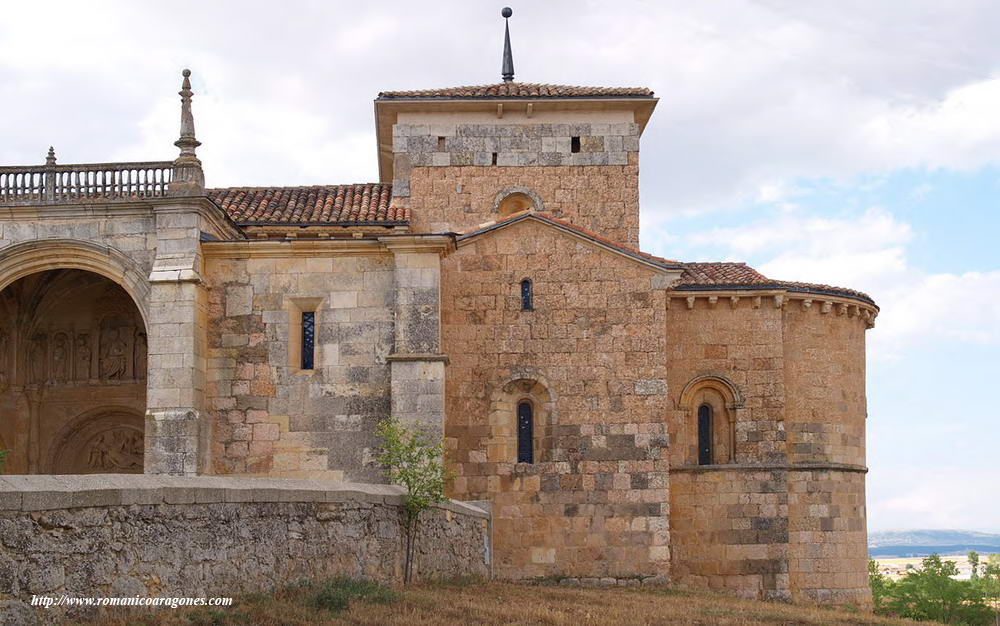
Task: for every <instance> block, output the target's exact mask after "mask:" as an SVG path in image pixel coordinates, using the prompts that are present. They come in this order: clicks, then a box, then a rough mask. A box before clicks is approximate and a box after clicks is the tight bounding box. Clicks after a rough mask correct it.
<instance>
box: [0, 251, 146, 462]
mask: <svg viewBox="0 0 1000 626" xmlns="http://www.w3.org/2000/svg"><path fill="white" fill-rule="evenodd" d="M79 249H80V248H76V250H79ZM22 250H23V248H22ZM50 252H51V249H48V250H45V249H43V253H44V254H45V255H46V256H48V258H49V261H50V264H49V265H48V266H47V267H46V266H45V265H42V264H41V263H40V262H37V261H38V257H32V255H31V254H28V255H26V256H25V255H14V256H15V258H17V257H19V256H20V258H21V259H22V260H25V261H26V265H27V268H25V267H23V266H19V265H12V264H11V261H10V259H9V258H7V257H6V256H3V255H0V267H3V269H4V270H6V272H5V273H4V274H0V281H2V282H0V284H3V285H4V288H3V289H0V414H2V415H3V417H4V419H3V420H0V433H2V436H3V438H4V440H5V441H6V442H7V446H8V448H9V449H10V453H9V455H8V457H7V459H6V461H7V462H6V467H5V471H6V472H7V473H13V474H41V473H45V474H80V473H137V472H141V471H142V470H143V447H144V444H143V438H144V422H143V417H142V416H143V414H144V413H145V410H146V388H147V378H148V376H147V373H148V370H149V368H148V364H147V355H148V345H149V339H148V336H147V331H146V324H145V322H144V319H143V315H142V312H141V311H140V309H139V307H138V305H137V303H136V301H135V300H134V299H133V298H132V297H131V296H130V294H129V293H128V292H127V291H126V290H125V288H124V287H123V286H122V285H120V284H119V283H117V282H115V281H113V280H111V279H110V278H108V277H106V275H105V274H106V273H110V272H108V271H107V268H106V267H105V268H104V269H105V272H103V273H101V274H98V273H96V272H93V271H90V270H84V269H80V268H79V267H72V265H76V266H79V265H90V266H94V265H97V263H96V262H95V257H92V256H90V257H88V256H86V255H84V256H77V258H76V260H75V261H73V262H72V263H69V265H71V267H53V266H52V265H55V264H56V262H55V260H54V258H53V257H52V256H50V255H49V253H50ZM88 252H90V251H88ZM69 256H71V257H73V256H74V255H72V254H70V255H69ZM32 258H34V261H35V262H32ZM87 258H89V259H90V260H89V261H87V262H86V263H85V262H84V260H85V259H87ZM59 265H64V264H62V263H60V264H59ZM40 268H44V269H40ZM30 269H38V271H35V272H30V271H28V270H30ZM122 276H124V275H122Z"/></svg>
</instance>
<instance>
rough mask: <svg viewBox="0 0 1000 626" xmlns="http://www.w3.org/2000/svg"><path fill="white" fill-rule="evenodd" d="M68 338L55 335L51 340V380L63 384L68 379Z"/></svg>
mask: <svg viewBox="0 0 1000 626" xmlns="http://www.w3.org/2000/svg"><path fill="white" fill-rule="evenodd" d="M69 350H70V345H69V337H68V336H67V335H66V333H57V334H56V335H55V337H53V338H52V380H54V381H56V382H65V381H66V380H68V379H69V363H70V361H69Z"/></svg>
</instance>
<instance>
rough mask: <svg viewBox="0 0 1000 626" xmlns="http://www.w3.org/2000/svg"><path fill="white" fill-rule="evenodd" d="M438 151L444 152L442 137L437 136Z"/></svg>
mask: <svg viewBox="0 0 1000 626" xmlns="http://www.w3.org/2000/svg"><path fill="white" fill-rule="evenodd" d="M438 152H445V149H444V137H438Z"/></svg>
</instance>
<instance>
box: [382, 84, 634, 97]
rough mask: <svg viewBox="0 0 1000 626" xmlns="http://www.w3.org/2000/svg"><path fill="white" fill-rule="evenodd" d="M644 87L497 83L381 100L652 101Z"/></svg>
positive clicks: (402, 94)
mask: <svg viewBox="0 0 1000 626" xmlns="http://www.w3.org/2000/svg"><path fill="white" fill-rule="evenodd" d="M652 97H653V92H652V91H650V90H649V89H646V88H645V87H576V86H572V85H545V84H540V83H515V82H510V83H497V84H495V85H474V86H467V87H450V88H445V89H421V90H416V91H383V92H382V93H380V94H379V95H378V99H379V100H395V99H399V100H413V99H425V98H447V99H471V98H652Z"/></svg>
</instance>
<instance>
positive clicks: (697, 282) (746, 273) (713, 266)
mask: <svg viewBox="0 0 1000 626" xmlns="http://www.w3.org/2000/svg"><path fill="white" fill-rule="evenodd" d="M683 265H684V268H685V269H684V273H683V274H681V279H680V281H678V282H677V283H676V284H675V285H674V288H675V289H681V290H696V289H698V288H699V287H705V288H709V289H711V288H715V289H718V288H723V287H732V288H736V289H738V288H740V287H754V288H769V287H772V288H775V289H791V290H796V291H808V292H813V293H826V294H830V295H841V296H847V297H851V298H858V299H860V300H864V301H866V302H871V303H872V304H874V301H873V300H872V299H871V297H870V296H869V295H868V294H866V293H863V292H861V291H856V290H854V289H846V288H844V287H834V286H832V285H821V284H816V283H803V282H797V281H789V280H773V279H771V278H768V277H766V276H764V275H763V274H761V273H760V272H758V271H757V270H755V269H754V268H752V267H750V266H749V265H747V264H746V263H726V262H723V263H684V264H683Z"/></svg>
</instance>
